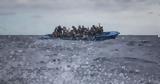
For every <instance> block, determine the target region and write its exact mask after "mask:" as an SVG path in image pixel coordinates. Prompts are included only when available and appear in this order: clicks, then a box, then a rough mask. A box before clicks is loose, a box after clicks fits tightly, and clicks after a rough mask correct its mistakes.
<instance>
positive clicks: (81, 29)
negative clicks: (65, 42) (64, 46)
mask: <svg viewBox="0 0 160 84" xmlns="http://www.w3.org/2000/svg"><path fill="white" fill-rule="evenodd" d="M102 32H103V26H101V25H100V24H99V25H98V26H96V25H92V27H90V28H89V27H85V26H83V25H79V26H78V27H75V26H72V28H67V27H65V26H61V25H59V26H57V27H56V28H55V30H54V32H53V36H54V37H57V38H58V37H59V38H61V37H84V36H85V37H86V36H87V37H88V36H95V35H97V34H101V33H102Z"/></svg>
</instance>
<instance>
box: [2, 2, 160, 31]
mask: <svg viewBox="0 0 160 84" xmlns="http://www.w3.org/2000/svg"><path fill="white" fill-rule="evenodd" d="M159 10H160V0H0V34H47V33H50V32H52V31H53V30H54V27H55V26H57V25H59V24H61V25H65V26H68V27H69V26H71V25H75V26H77V25H78V24H80V25H86V26H91V25H92V24H97V23H101V24H102V25H103V26H104V28H105V31H115V30H117V31H120V32H121V34H160V24H159V22H160V11H159Z"/></svg>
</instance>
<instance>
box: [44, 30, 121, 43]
mask: <svg viewBox="0 0 160 84" xmlns="http://www.w3.org/2000/svg"><path fill="white" fill-rule="evenodd" d="M119 34H120V33H119V32H117V31H110V32H103V33H102V34H98V35H95V36H89V37H85V38H83V37H75V38H73V37H61V38H60V39H64V40H88V41H103V40H107V39H115V38H116V37H117V36H118V35H119ZM42 39H56V37H54V36H53V35H52V34H47V35H45V37H43V38H42Z"/></svg>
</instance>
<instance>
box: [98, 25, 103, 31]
mask: <svg viewBox="0 0 160 84" xmlns="http://www.w3.org/2000/svg"><path fill="white" fill-rule="evenodd" d="M98 29H99V30H98V33H102V32H103V26H101V25H100V24H99V26H98Z"/></svg>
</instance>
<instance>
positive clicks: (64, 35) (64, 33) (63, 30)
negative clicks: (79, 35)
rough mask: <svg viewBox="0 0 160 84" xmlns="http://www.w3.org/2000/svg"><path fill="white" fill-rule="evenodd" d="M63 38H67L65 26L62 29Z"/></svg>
mask: <svg viewBox="0 0 160 84" xmlns="http://www.w3.org/2000/svg"><path fill="white" fill-rule="evenodd" d="M62 36H63V37H66V36H67V28H66V27H65V26H63V29H62Z"/></svg>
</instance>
